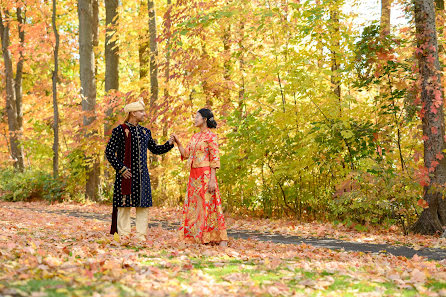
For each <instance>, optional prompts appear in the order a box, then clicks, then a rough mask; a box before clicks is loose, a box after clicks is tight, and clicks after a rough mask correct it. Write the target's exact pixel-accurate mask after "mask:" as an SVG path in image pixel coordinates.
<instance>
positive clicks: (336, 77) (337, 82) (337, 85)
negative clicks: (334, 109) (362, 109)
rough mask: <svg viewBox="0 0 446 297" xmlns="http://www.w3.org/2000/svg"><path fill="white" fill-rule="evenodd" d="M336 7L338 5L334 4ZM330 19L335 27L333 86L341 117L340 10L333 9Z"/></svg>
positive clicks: (331, 50)
mask: <svg viewBox="0 0 446 297" xmlns="http://www.w3.org/2000/svg"><path fill="white" fill-rule="evenodd" d="M333 5H336V4H333ZM330 19H331V21H332V26H333V35H332V40H333V44H332V46H331V49H330V53H331V84H332V86H333V92H334V94H335V96H336V98H337V99H338V104H339V115H341V114H342V107H341V77H340V74H339V60H338V57H339V54H340V53H339V52H338V51H339V47H340V36H339V27H340V23H339V8H338V7H332V8H331V9H330Z"/></svg>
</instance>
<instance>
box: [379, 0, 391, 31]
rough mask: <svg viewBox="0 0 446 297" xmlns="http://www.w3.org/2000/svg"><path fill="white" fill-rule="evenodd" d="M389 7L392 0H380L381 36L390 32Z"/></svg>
mask: <svg viewBox="0 0 446 297" xmlns="http://www.w3.org/2000/svg"><path fill="white" fill-rule="evenodd" d="M391 7H392V0H381V20H380V27H381V28H380V29H381V32H380V34H381V37H385V36H387V35H389V34H390V11H391Z"/></svg>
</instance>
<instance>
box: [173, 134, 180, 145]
mask: <svg viewBox="0 0 446 297" xmlns="http://www.w3.org/2000/svg"><path fill="white" fill-rule="evenodd" d="M173 138H174V140H175V142H176V143H177V144H178V145H180V144H181V143H180V139H179V138H178V136H176V135H175V134H173Z"/></svg>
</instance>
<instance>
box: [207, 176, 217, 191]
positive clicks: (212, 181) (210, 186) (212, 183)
mask: <svg viewBox="0 0 446 297" xmlns="http://www.w3.org/2000/svg"><path fill="white" fill-rule="evenodd" d="M216 187H217V183H216V182H215V179H213V178H211V179H210V180H209V184H208V192H209V193H211V194H212V195H213V194H215V189H216Z"/></svg>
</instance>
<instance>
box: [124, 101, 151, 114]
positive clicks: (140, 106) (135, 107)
mask: <svg viewBox="0 0 446 297" xmlns="http://www.w3.org/2000/svg"><path fill="white" fill-rule="evenodd" d="M145 107H146V106H145V104H144V102H143V101H142V100H139V101H137V102H133V103H129V104H127V105H126V106H124V112H125V113H129V112H131V111H139V110H144V109H145Z"/></svg>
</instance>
